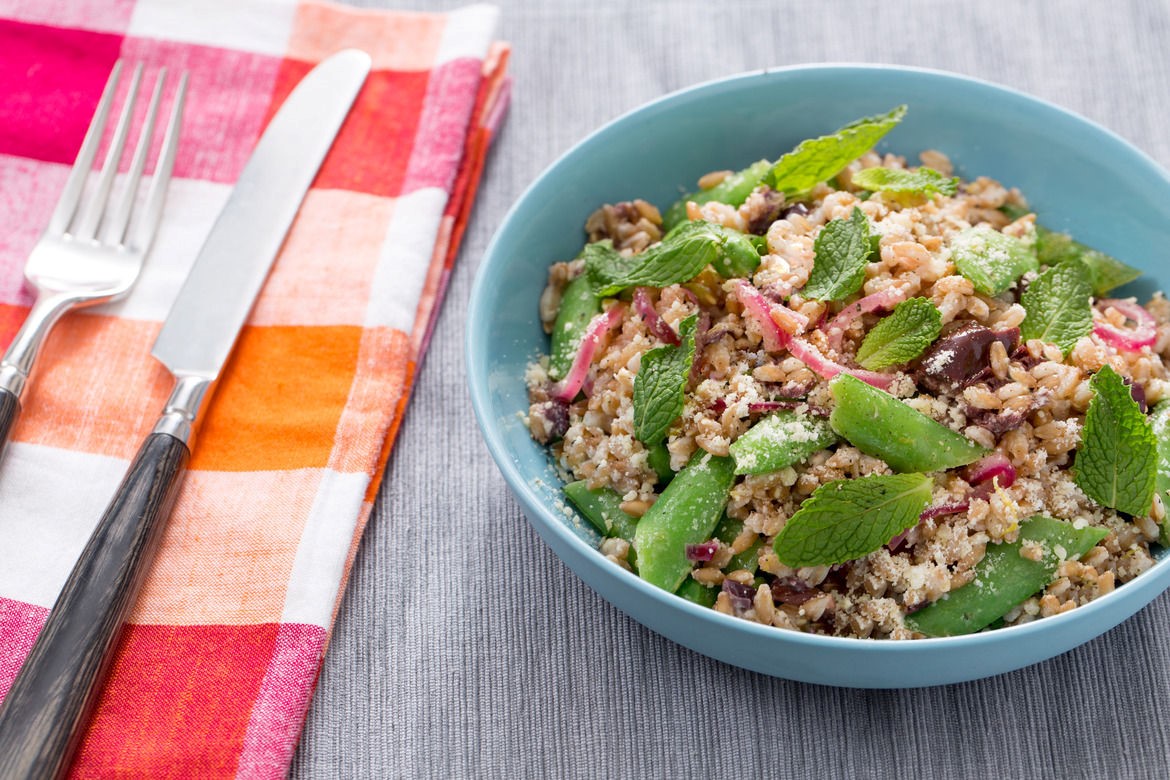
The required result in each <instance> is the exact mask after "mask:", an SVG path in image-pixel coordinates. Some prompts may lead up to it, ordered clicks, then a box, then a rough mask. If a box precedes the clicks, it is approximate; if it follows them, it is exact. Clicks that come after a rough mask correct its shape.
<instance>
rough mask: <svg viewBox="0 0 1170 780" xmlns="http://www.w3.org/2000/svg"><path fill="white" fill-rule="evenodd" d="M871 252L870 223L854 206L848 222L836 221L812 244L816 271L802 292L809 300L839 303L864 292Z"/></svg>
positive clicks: (822, 231) (812, 273) (809, 277)
mask: <svg viewBox="0 0 1170 780" xmlns="http://www.w3.org/2000/svg"><path fill="white" fill-rule="evenodd" d="M870 250H871V244H870V237H869V220H868V219H866V217H865V214H862V213H861V209H859V208H857V207H856V206H854V207H853V214H852V215H850V217H849V219H834V220H833V221H831V222H829V224H827V225H825V226H824V227H823V228H822V229H821V232H820V233H819V234H817V239H816V241H814V242H813V252H814V253H815V255H814V259H813V269H812V272H811V273H810V274H809V275H808V283H807V284H805V286H804V289H803V290H801V291H800V293H801V295H803V296H804V297H806V298H812V299H814V300H818V301H837V300H840V299H841V298H844V297H846V296H848V295H852V294H853V293H855V292H857V291H858V290H859V289H861V283H862V282H864V281H865V264H866V259H867V258H868V257H869V253H870Z"/></svg>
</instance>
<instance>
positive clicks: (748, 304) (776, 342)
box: [737, 282, 894, 390]
mask: <svg viewBox="0 0 1170 780" xmlns="http://www.w3.org/2000/svg"><path fill="white" fill-rule="evenodd" d="M737 295H738V296H739V302H740V303H742V304H743V308H744V312H745V313H746V314H747V315H748V316H749V317H751V319H752V320H753V321H754V322H755V323H756V324H757V325H759V326H760V329H761V330H762V331H763V332H764V349H766V350H767V351H769V352H778V351H779V350H780V349H782V348H785V347H787V348H788V351H789V352H791V353H792V356H793V357H795V358H796V359H797V360H799V361H800V362H802V363H804V364H805V365H806V366H808V367H809V368H811V369H812V370H813V371H814V372H816V373H817V374H818V375H819V376H820V377H821V378H822V379H832V378H833V377H835V376H837V374H841V373H847V374H850V375H852V376H854V377H856V378H857V379H860V380H861V381H862V382H865V383H866V384H869V385H873V386H874V387H877V388H879V389H881V390H888V389H889V387H890V385H891V384H892V383H893V381H894V377H893V375H891V374H878V373H876V372H874V371H866V370H864V369H860V368H846V367H845V366H842V365H841V364H839V363H834V362H833V361H832V360H829V359H828V358H827V357H825V356H824V355H822V354H821V353H820V351H818V350H817V348H816V347H814V346H813V345H812V344H809V343H808V342H807V341H805V340H804V339H801V338H797V337H796V336H794V335H792V334H791V333H789V332H787V331H786V330H785V329H784V328H781V327H780V325H779V324H778V323H777V322H776V321H775V319H773V314H774V313H775V312H778V311H780V310H781V309H783V310H784V311H785V312H787V313H788V314H791V315H794V316H795V317H799V318H800V319H802V320H803V321H804V325H803V326H802V328H803V327H806V326H807V325H808V318H807V317H805V316H804V315H803V314H800V313H798V312H795V311H792V309H789V308H788V307H786V306H780V305H778V304H773V303H772V302H771V301H769V300H768V299H767V298H765V297H764V296H763V295H762V294H761V293H760V291H759V290H757V289H756V288H755V287H752V286H751V285H750V284H748V283H747V282H740V285H739V289H738V290H737Z"/></svg>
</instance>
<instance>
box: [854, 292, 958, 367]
mask: <svg viewBox="0 0 1170 780" xmlns="http://www.w3.org/2000/svg"><path fill="white" fill-rule="evenodd" d="M941 332H942V314H941V313H940V312H939V310H938V308H937V307H936V306H935V305H934V304H933V303H931V302H930V300H929V299H927V298H911V299H910V300H907V301H902V302H901V303H899V304H898V305H897V306H896V307H894V311H893V313H891V314H890V316H888V317H886V318H884V319H883V320H882V321H881V322H879V323H878V324H877V325H875V326H874V327H873V329H872V330H871V331H870V332H869V333H867V334H865V339H864V340H863V341H862V342H861V346H860V347H859V348H858V350H857V362H858V364H859V365H860V366H861V367H862V368H868V369H869V370H871V371H876V370H878V369H882V368H889V367H890V366H896V365H899V364H900V363H906V362H909V361H911V360H913V359H914V358H916V357H918V356H919V355H921V354H922V353H923V351H924V350H925V349H926V348H927V347H929V346H930V345H931V344H933V343H934V340H935V339H937V338H938V334H939V333H941Z"/></svg>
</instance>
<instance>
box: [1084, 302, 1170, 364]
mask: <svg viewBox="0 0 1170 780" xmlns="http://www.w3.org/2000/svg"><path fill="white" fill-rule="evenodd" d="M1097 306H1098V308H1100V309H1101V310H1102V311H1103V310H1104V309H1106V308H1109V307H1113V308H1114V309H1116V310H1117V311H1118V312H1120V313H1121V314H1122V315H1124V316H1125V318H1126V319H1128V320H1131V321H1133V323H1134V327H1132V328H1119V327H1117V326H1116V325H1114V324H1113V323H1111V322H1109V321H1108V320H1106V319H1104V318H1102V319H1099V320H1096V321H1094V322H1093V332H1094V333H1096V334H1097V335H1098V336H1100V337H1101V339H1102V340H1103V341H1105V342H1106V343H1108V344H1109V345H1111V346H1114V347H1117V348H1118V349H1124V350H1126V351H1127V352H1137V351H1138V350H1140V349H1142V348H1143V347H1149V346H1153V344H1154V342H1155V341H1157V340H1158V323H1157V321H1156V320H1155V319H1154V315H1152V314H1150V313H1149V312H1148V311H1146V310H1145V308H1144V307H1142V306H1139V305H1138V304H1137V303H1135V302H1134V301H1122V300H1117V299H1115V298H1107V299H1105V300H1101V301H1097Z"/></svg>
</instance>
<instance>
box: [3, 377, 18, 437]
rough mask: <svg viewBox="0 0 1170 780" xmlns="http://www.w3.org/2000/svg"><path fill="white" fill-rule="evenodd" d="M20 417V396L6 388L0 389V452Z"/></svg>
mask: <svg viewBox="0 0 1170 780" xmlns="http://www.w3.org/2000/svg"><path fill="white" fill-rule="evenodd" d="M19 416H20V396H18V395H17V394H16V393H14V392H12V391H11V390H9V389H8V388H6V387H0V452H3V451H4V445H5V444H7V443H8V436H9V434H11V433H12V427H13V426H14V425H16V418H17V417H19Z"/></svg>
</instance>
